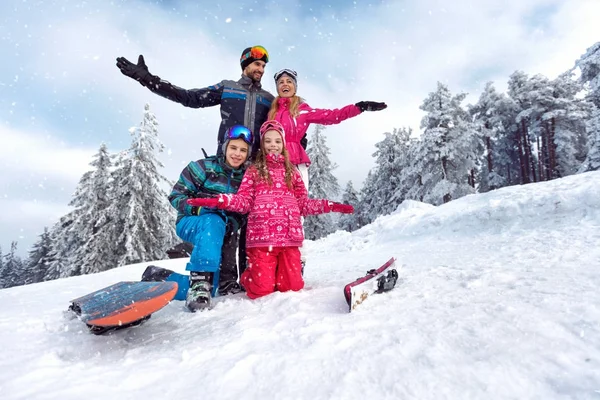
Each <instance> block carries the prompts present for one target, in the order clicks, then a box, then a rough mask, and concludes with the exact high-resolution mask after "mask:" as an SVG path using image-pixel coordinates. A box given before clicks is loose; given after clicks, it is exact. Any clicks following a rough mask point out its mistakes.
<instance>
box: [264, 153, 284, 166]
mask: <svg viewBox="0 0 600 400" xmlns="http://www.w3.org/2000/svg"><path fill="white" fill-rule="evenodd" d="M265 159H266V160H267V165H268V166H269V167H277V166H279V165H283V164H284V163H285V157H284V156H283V155H282V154H272V153H269V154H267V155H266V156H265Z"/></svg>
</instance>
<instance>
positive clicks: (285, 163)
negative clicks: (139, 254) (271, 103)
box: [188, 121, 354, 299]
mask: <svg viewBox="0 0 600 400" xmlns="http://www.w3.org/2000/svg"><path fill="white" fill-rule="evenodd" d="M260 135H261V141H260V151H259V153H258V156H257V159H256V162H255V164H254V165H253V166H251V167H249V168H248V170H247V171H246V174H245V175H244V179H243V180H242V184H241V185H240V188H239V190H238V192H237V194H220V195H218V196H217V197H215V198H210V199H190V200H188V204H190V205H194V206H201V207H217V208H219V209H225V210H230V211H235V212H239V213H248V230H247V234H246V248H247V254H248V260H249V266H248V268H247V269H246V271H244V273H243V274H242V277H241V279H240V282H241V284H242V286H243V287H244V288H245V289H246V293H247V295H248V297H250V298H251V299H256V298H258V297H261V296H265V295H267V294H269V293H273V292H274V291H276V290H278V291H280V292H285V291H288V290H295V291H297V290H300V289H302V288H303V287H304V280H303V279H302V274H301V264H300V251H299V250H298V248H299V247H300V246H302V242H303V240H304V235H303V233H302V224H301V222H300V217H301V216H306V215H312V214H322V213H327V212H341V213H352V212H354V208H353V207H352V206H351V205H347V204H339V203H334V202H331V201H329V200H317V199H309V198H308V192H307V190H306V187H305V186H304V183H303V182H302V178H301V177H300V174H299V173H298V171H297V170H296V169H295V168H294V166H293V165H292V164H291V163H290V160H289V154H288V151H287V150H286V147H285V131H284V129H283V127H282V126H281V124H280V123H279V122H277V121H267V122H265V123H264V124H263V125H262V126H261V128H260Z"/></svg>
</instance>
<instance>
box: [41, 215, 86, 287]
mask: <svg viewBox="0 0 600 400" xmlns="http://www.w3.org/2000/svg"><path fill="white" fill-rule="evenodd" d="M78 211H79V210H72V211H71V212H69V213H68V214H66V215H64V216H62V217H61V218H60V219H59V220H58V222H57V223H56V224H54V226H53V227H52V228H51V229H50V242H51V249H50V263H49V266H48V269H47V270H46V273H45V275H44V280H45V281H50V280H53V279H58V278H64V277H67V276H72V271H73V269H74V264H73V262H72V261H73V254H75V252H76V251H77V249H78V248H80V247H81V245H82V243H83V241H82V239H81V237H80V236H79V234H78V232H77V231H75V230H73V223H74V222H75V221H76V220H77V218H78V215H77V213H78Z"/></svg>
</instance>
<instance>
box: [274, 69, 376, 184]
mask: <svg viewBox="0 0 600 400" xmlns="http://www.w3.org/2000/svg"><path fill="white" fill-rule="evenodd" d="M275 85H276V86H277V97H276V98H275V100H274V101H273V103H271V110H270V111H269V119H274V120H277V121H279V122H280V123H281V125H283V128H284V130H285V143H286V148H287V150H288V152H289V154H290V161H291V163H292V164H293V165H294V166H295V167H296V168H297V169H298V170H299V171H300V174H301V175H302V180H303V181H304V184H305V185H306V188H307V189H308V166H309V165H310V159H309V158H308V155H307V154H306V144H307V140H306V131H307V130H308V126H309V125H310V124H322V125H335V124H339V123H340V122H342V121H344V120H346V119H348V118H352V117H355V116H357V115H358V114H360V113H362V112H363V111H380V110H383V109H384V108H386V107H387V105H386V104H385V103H376V102H373V101H361V102H358V103H356V104H350V105H347V106H345V107H342V108H340V109H334V110H326V109H317V108H312V107H310V106H309V105H308V104H306V103H305V102H304V100H303V99H302V98H301V97H298V95H297V89H298V74H297V73H296V71H294V70H291V69H282V70H281V71H279V72H277V73H276V74H275Z"/></svg>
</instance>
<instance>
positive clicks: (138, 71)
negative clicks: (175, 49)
mask: <svg viewBox="0 0 600 400" xmlns="http://www.w3.org/2000/svg"><path fill="white" fill-rule="evenodd" d="M117 67H119V69H120V70H121V73H122V74H123V75H125V76H128V77H130V78H132V79H135V80H136V81H138V82H139V83H141V84H142V85H144V86H147V84H148V83H149V82H150V78H151V77H152V75H151V74H150V71H148V67H147V66H146V63H145V62H144V56H143V55H141V54H140V56H139V58H138V63H137V64H134V63H132V62H131V61H129V60H128V59H126V58H125V57H119V58H117Z"/></svg>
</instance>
